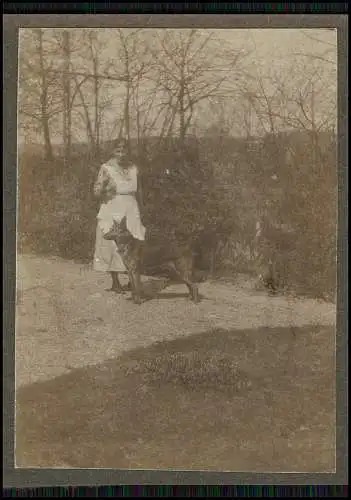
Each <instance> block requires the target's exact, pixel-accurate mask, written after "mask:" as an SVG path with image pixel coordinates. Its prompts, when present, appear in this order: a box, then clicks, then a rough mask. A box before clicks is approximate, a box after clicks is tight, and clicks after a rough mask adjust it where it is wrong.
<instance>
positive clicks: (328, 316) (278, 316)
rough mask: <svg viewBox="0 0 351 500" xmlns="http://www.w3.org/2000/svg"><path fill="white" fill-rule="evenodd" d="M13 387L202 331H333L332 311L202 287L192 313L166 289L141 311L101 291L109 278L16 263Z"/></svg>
mask: <svg viewBox="0 0 351 500" xmlns="http://www.w3.org/2000/svg"><path fill="white" fill-rule="evenodd" d="M17 274H18V291H19V294H18V295H19V300H18V305H17V319H16V323H17V324H16V383H17V387H21V386H24V385H26V384H30V383H33V382H36V381H43V380H47V379H52V378H54V377H57V376H59V375H62V374H64V373H68V372H70V371H72V370H74V369H75V368H79V367H83V366H88V365H94V364H98V363H102V362H104V361H106V360H108V359H111V358H115V357H117V356H119V355H120V354H121V353H123V352H124V351H127V350H129V349H133V348H135V347H138V346H140V347H141V346H147V345H149V344H152V343H154V342H157V341H163V340H171V339H174V338H177V337H181V336H187V335H191V334H194V333H199V332H204V331H208V330H210V329H213V328H228V329H229V328H230V329H233V328H234V329H236V328H238V329H245V328H259V327H262V326H272V327H274V326H304V325H318V324H319V325H334V324H335V322H336V312H335V305H333V304H327V303H323V302H319V301H316V300H307V299H295V298H287V297H269V296H267V295H266V294H265V293H262V292H256V291H254V289H253V287H252V285H250V283H248V282H246V283H245V282H241V281H240V282H239V280H238V282H237V283H234V284H228V283H224V282H218V283H211V282H207V283H202V284H201V285H200V293H201V294H202V295H203V296H204V299H203V301H202V302H201V303H200V304H198V305H195V304H193V303H191V302H190V301H188V299H187V298H186V297H185V296H182V294H185V293H186V292H187V290H186V288H185V287H184V286H182V285H172V286H170V287H168V288H167V289H166V290H164V291H163V292H162V294H161V297H160V298H157V299H154V300H151V301H149V302H145V303H144V304H142V305H141V306H136V305H134V304H133V303H132V302H131V301H129V300H127V296H125V295H124V296H118V295H115V294H112V293H108V292H106V291H105V288H107V287H108V286H109V285H110V281H109V277H108V276H107V275H104V274H100V273H96V272H94V271H92V270H91V269H90V267H89V266H84V265H79V264H76V263H72V262H67V261H64V260H61V259H59V258H42V257H37V256H32V255H21V256H19V257H18V269H17Z"/></svg>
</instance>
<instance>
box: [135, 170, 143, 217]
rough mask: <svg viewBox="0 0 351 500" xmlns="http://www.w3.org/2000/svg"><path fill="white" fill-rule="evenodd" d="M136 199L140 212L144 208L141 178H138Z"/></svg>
mask: <svg viewBox="0 0 351 500" xmlns="http://www.w3.org/2000/svg"><path fill="white" fill-rule="evenodd" d="M136 199H137V202H138V205H139V210H140V211H141V212H142V211H143V209H144V198H143V185H142V182H141V179H140V177H139V179H138V185H137V191H136Z"/></svg>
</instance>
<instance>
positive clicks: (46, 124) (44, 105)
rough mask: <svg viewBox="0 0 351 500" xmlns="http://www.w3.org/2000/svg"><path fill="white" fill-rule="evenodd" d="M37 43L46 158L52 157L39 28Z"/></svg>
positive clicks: (41, 34)
mask: <svg viewBox="0 0 351 500" xmlns="http://www.w3.org/2000/svg"><path fill="white" fill-rule="evenodd" d="M37 33H38V45H39V47H38V48H39V64H40V73H41V87H42V91H41V95H40V105H41V125H42V129H43V138H44V154H45V159H46V160H52V159H53V151H52V144H51V136H50V127H49V117H48V83H47V78H46V70H45V65H44V53H43V33H42V30H41V29H38V31H37Z"/></svg>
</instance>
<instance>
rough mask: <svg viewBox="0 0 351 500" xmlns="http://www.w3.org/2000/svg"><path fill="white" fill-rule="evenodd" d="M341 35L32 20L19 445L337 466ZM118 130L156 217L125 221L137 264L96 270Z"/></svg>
mask: <svg viewBox="0 0 351 500" xmlns="http://www.w3.org/2000/svg"><path fill="white" fill-rule="evenodd" d="M336 53H337V42H336V31H335V30H333V29H308V30H307V29H264V30H263V29H261V30H260V29H246V30H242V29H235V30H206V29H196V30H195V29H194V30H176V29H172V30H171V29H146V28H145V29H144V28H143V29H117V28H116V29H78V28H72V29H59V28H57V29H52V28H45V29H44V28H43V29H40V28H35V29H21V30H20V43H19V88H18V90H19V98H18V190H19V194H18V226H17V246H18V254H17V255H18V257H17V305H16V450H15V455H16V456H15V459H16V460H15V461H16V466H17V467H21V468H23V467H24V468H27V467H31V468H33V467H43V468H56V467H58V468H120V469H174V470H177V469H178V470H218V471H238V472H239V471H240V472H241V471H245V472H258V471H260V472H333V471H334V470H335V431H336V429H335V325H336V230H337V226H336V221H337V162H336V144H337V137H336V134H337V131H336V122H337V112H336V98H337V96H336V87H337V77H336V75H337V67H336V64H337V60H336V59H337V58H336ZM121 144H123V145H125V148H126V152H125V154H126V157H127V158H128V161H129V162H130V164H131V165H135V166H136V167H137V172H138V190H137V193H135V195H136V196H135V197H136V200H137V205H138V208H139V210H140V216H141V221H142V224H143V226H144V227H145V228H146V238H145V241H141V243H140V244H139V243H138V245H136V244H135V241H136V240H137V239H138V238H133V236H131V234H130V233H128V229H127V228H126V227H125V226H124V227H122V226H123V224H117V226H114V228H113V230H114V232H113V234H112V236H111V237H110V240H109V241H108V244H107V243H106V247H104V248H110V249H112V248H114V249H116V248H117V247H118V250H119V254H120V257H121V259H122V261H123V265H124V266H125V267H126V270H125V271H122V272H119V271H118V270H117V271H116V269H119V268H118V266H117V267H111V266H110V267H108V268H106V269H105V270H101V269H102V268H101V269H100V270H97V267H96V256H97V255H100V254H99V252H98V251H97V247H98V241H97V240H98V237H97V234H98V233H97V221H98V213H100V212H99V210H100V209H101V206H102V205H103V204H104V203H106V200H105V199H102V198H99V196H97V188H96V186H97V179H98V178H99V175H100V172H101V167H102V165H106V164H109V162H110V163H111V158H114V155H115V152H116V149H118V148H119V147H120V145H121ZM117 194H118V193H117ZM121 196H122V194H121ZM123 196H125V194H123ZM133 196H134V195H133ZM125 221H126V219H124V221H122V222H125ZM121 228H122V229H121ZM126 238H127V240H126ZM102 239H103V238H102ZM106 241H107V240H106V239H105V242H106ZM126 241H127V243H126ZM110 244H111V245H110ZM139 247H140V248H141V250H140V251H139ZM136 248H137V250H135V249H136ZM109 251H110V250H107V252H109ZM112 251H113V250H111V252H112ZM146 256H147V257H146ZM121 265H122V264H121ZM137 269H139V270H140V273H139V271H137ZM139 274H140V275H141V276H140V280H141V283H140V286H139V287H137V288H135V282H137V281H138V279H139ZM111 278H112V283H111ZM111 284H112V286H111ZM109 287H110V288H111V290H110V289H109ZM189 299H191V300H189Z"/></svg>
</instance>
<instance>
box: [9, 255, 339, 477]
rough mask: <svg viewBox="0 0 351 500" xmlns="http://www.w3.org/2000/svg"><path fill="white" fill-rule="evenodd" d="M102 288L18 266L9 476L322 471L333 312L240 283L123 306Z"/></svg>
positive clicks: (99, 280)
mask: <svg viewBox="0 0 351 500" xmlns="http://www.w3.org/2000/svg"><path fill="white" fill-rule="evenodd" d="M108 286H109V280H108V277H107V278H106V276H104V275H102V276H100V275H99V274H97V273H94V272H93V271H92V270H90V268H89V267H87V266H81V265H78V264H75V263H71V262H65V261H62V260H60V259H56V258H52V259H47V258H39V257H35V256H28V255H26V256H20V258H19V263H18V290H19V293H18V306H17V327H16V384H17V398H16V463H17V466H18V467H69V468H72V467H79V468H81V467H84V468H97V467H107V468H144V469H145V468H146V469H150V468H151V469H156V468H163V469H165V468H172V469H197V470H235V471H266V472H269V471H290V472H291V471H295V472H300V471H301V472H327V471H333V470H334V461H335V404H334V403H335V386H334V382H335V380H334V379H335V306H334V305H332V304H326V303H323V302H318V301H312V300H306V299H305V300H298V299H294V298H292V297H290V298H288V297H268V296H267V295H266V294H265V293H264V292H258V291H256V290H255V289H254V286H253V284H252V282H250V281H249V280H246V279H244V278H243V277H238V279H237V281H236V282H235V283H227V282H217V283H209V282H208V283H203V284H201V285H200V292H201V294H202V295H203V300H202V301H201V303H200V304H198V305H195V304H192V303H191V302H189V301H188V299H187V297H186V296H185V294H186V289H185V288H184V287H182V286H181V285H174V286H172V287H170V288H167V289H166V290H164V291H163V292H162V293H161V294H160V295H159V296H158V297H157V298H156V299H155V300H152V301H149V302H146V303H144V304H142V305H141V306H135V305H134V304H133V303H132V302H131V301H130V300H128V297H127V296H116V295H114V294H111V293H108V292H106V291H105V288H107V287H108Z"/></svg>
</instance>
